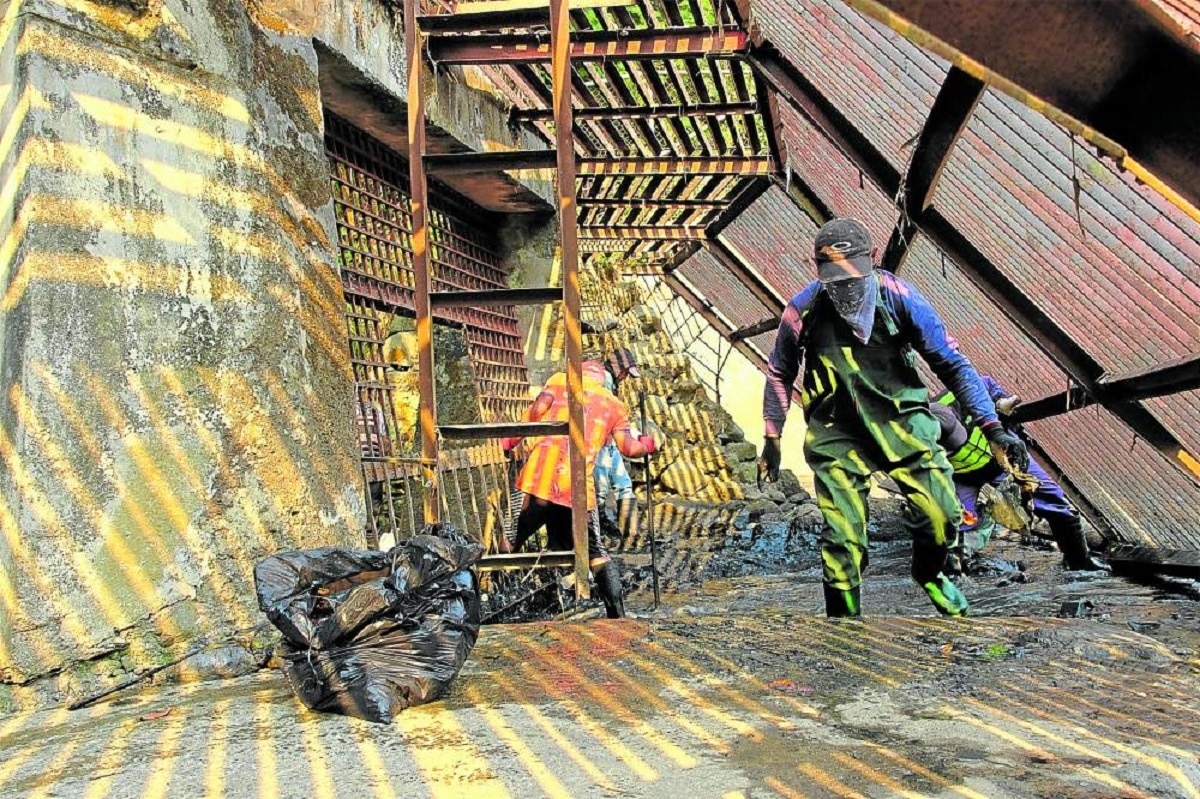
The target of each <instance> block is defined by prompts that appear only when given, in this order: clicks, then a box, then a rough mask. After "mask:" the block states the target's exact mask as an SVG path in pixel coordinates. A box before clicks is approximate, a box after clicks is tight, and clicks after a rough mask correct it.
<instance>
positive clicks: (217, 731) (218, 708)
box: [204, 697, 233, 799]
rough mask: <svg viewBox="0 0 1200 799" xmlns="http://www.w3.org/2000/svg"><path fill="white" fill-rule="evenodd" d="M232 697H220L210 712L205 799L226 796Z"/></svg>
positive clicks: (205, 764) (206, 737) (205, 769)
mask: <svg viewBox="0 0 1200 799" xmlns="http://www.w3.org/2000/svg"><path fill="white" fill-rule="evenodd" d="M232 701H233V700H231V699H229V698H228V697H227V698H225V699H218V700H217V702H216V704H215V705H213V708H212V712H211V713H210V714H209V718H210V719H211V721H210V722H209V725H208V734H207V735H206V736H205V741H204V742H205V749H207V751H208V759H207V760H206V761H205V763H204V796H205V799H223V797H224V796H225V745H226V743H227V742H228V739H229V707H230V705H231V704H232Z"/></svg>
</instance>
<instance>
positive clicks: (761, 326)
mask: <svg viewBox="0 0 1200 799" xmlns="http://www.w3.org/2000/svg"><path fill="white" fill-rule="evenodd" d="M778 328H779V317H778V316H768V317H767V318H766V319H763V320H762V321H761V322H755V323H754V324H752V325H746V326H744V327H739V328H738V329H737V330H735V331H733V332H732V333H730V334H729V340H730V341H731V342H733V343H735V344H736V343H737V342H739V341H745V340H746V339H748V338H754V337H755V336H761V335H762V334H763V333H770V332H771V331H773V330H777V329H778Z"/></svg>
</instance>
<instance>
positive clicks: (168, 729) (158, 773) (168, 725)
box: [141, 687, 195, 799]
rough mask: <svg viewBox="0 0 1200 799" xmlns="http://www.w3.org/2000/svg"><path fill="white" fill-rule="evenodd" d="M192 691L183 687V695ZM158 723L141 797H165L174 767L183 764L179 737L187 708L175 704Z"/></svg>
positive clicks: (159, 798)
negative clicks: (152, 753)
mask: <svg viewBox="0 0 1200 799" xmlns="http://www.w3.org/2000/svg"><path fill="white" fill-rule="evenodd" d="M193 693H195V688H194V687H192V688H191V689H190V690H188V689H185V695H190V694H193ZM159 723H162V724H163V728H162V730H161V731H160V732H159V736H158V750H157V751H156V752H155V755H154V757H153V758H152V759H151V760H150V775H149V778H148V779H147V780H146V787H145V788H144V789H142V796H141V799H166V796H167V795H168V794H167V792H168V790H169V789H170V787H171V778H172V777H174V776H175V769H176V768H178V767H180V766H182V765H183V760H184V758H185V754H184V752H183V747H182V746H181V745H180V743H179V739H180V738H181V737H182V736H183V732H184V730H185V729H186V728H187V725H188V711H187V708H186V707H185V706H184V707H180V706H176V707H175V708H173V709H172V710H171V715H169V716H167V717H166V718H165V719H163V720H162V722H159Z"/></svg>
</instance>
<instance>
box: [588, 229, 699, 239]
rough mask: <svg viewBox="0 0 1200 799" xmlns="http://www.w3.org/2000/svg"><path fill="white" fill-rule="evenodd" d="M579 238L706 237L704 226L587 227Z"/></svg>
mask: <svg viewBox="0 0 1200 799" xmlns="http://www.w3.org/2000/svg"><path fill="white" fill-rule="evenodd" d="M579 238H581V239H588V240H592V241H595V240H597V239H599V240H605V241H608V240H613V239H641V240H643V241H697V240H703V239H704V238H705V233H704V228H702V227H633V226H631V227H585V228H581V229H580V231H579Z"/></svg>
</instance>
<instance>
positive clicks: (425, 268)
mask: <svg viewBox="0 0 1200 799" xmlns="http://www.w3.org/2000/svg"><path fill="white" fill-rule="evenodd" d="M416 22H417V2H416V0H404V46H405V52H406V53H407V55H408V180H409V188H410V190H411V192H412V198H411V202H412V231H413V232H412V265H413V284H414V285H413V306H414V310H415V311H416V316H417V391H418V394H419V396H420V403H421V410H420V425H419V427H420V432H419V434H420V438H421V458H422V460H423V461H424V464H423V465H422V467H421V472H422V478H423V481H424V483H425V490H424V491H423V492H421V494H422V504H423V508H422V509H423V513H424V519H425V523H426V524H434V523H435V522H437V520H438V508H439V503H438V491H439V485H438V470H437V466H436V464H437V462H438V437H437V418H436V413H437V384H436V382H435V380H434V371H433V369H434V366H433V308H432V306H431V305H430V303H429V291H430V288H431V287H432V280H433V269H432V265H431V258H430V252H429V187H428V184H427V183H426V181H425V92H424V91H422V86H421V72H422V67H423V64H422V63H421V36H420V33H419V32H418V30H417V24H416Z"/></svg>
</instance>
